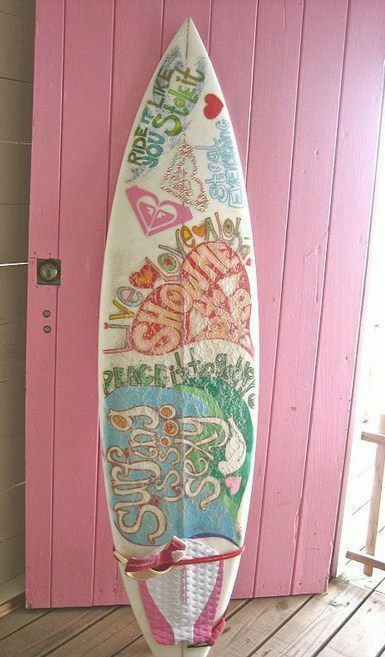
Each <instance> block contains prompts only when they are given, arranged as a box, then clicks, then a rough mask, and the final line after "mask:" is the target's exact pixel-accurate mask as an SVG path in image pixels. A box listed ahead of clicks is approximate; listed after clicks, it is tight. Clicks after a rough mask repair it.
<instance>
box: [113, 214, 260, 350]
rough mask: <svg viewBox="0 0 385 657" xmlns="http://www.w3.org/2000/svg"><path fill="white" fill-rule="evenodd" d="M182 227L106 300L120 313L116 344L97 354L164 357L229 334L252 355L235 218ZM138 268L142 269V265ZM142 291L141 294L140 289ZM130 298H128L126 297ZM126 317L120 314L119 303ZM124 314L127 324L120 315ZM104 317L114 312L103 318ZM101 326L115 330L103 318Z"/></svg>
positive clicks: (245, 250)
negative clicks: (132, 352)
mask: <svg viewBox="0 0 385 657" xmlns="http://www.w3.org/2000/svg"><path fill="white" fill-rule="evenodd" d="M215 220H216V225H214V222H213V221H212V219H211V218H210V217H207V218H206V219H205V221H204V222H203V224H200V225H197V226H192V227H191V228H190V227H187V226H183V227H182V228H181V229H180V230H179V229H177V230H176V232H175V245H174V246H168V245H159V247H160V249H161V251H162V252H161V253H160V254H159V256H158V258H157V261H156V262H153V261H151V260H150V259H148V258H147V259H146V263H145V264H144V265H143V267H142V268H141V270H139V272H132V273H131V274H130V275H129V281H130V282H131V283H132V282H133V281H134V280H135V282H136V283H138V284H139V287H140V290H136V289H135V288H134V287H131V286H127V287H122V286H121V287H119V288H118V290H117V293H116V299H114V300H113V302H112V303H113V304H114V306H117V304H118V306H117V307H118V309H119V310H120V312H122V313H123V315H122V319H123V320H124V324H123V325H122V328H124V330H125V331H126V333H125V339H124V344H123V345H121V346H120V347H118V348H115V349H114V350H110V349H106V350H105V353H113V352H114V351H115V353H116V352H117V351H119V352H122V351H130V350H132V349H134V350H135V351H137V352H138V353H142V354H148V355H165V354H167V353H171V352H173V351H175V350H176V349H178V348H179V347H180V346H181V345H182V344H184V345H186V344H187V345H188V344H191V343H194V342H201V341H202V340H211V339H224V340H230V341H232V342H234V343H236V344H239V345H241V346H242V347H244V348H245V349H246V350H247V351H248V352H249V353H250V354H252V343H251V338H250V331H249V319H250V312H251V298H250V286H249V281H248V275H247V272H246V265H248V264H250V263H251V260H250V258H249V255H250V247H249V245H247V244H246V243H245V242H244V240H243V238H242V236H241V234H240V230H239V227H240V221H241V220H240V219H239V218H236V219H235V220H233V219H231V218H226V219H225V220H224V221H223V222H221V221H220V218H219V215H218V213H215ZM144 267H146V269H144ZM144 292H146V295H145V294H144ZM131 300H132V301H131ZM122 306H123V307H124V308H125V310H126V313H127V314H126V315H124V308H123V309H122ZM131 317H132V323H131V325H130V328H129V329H127V322H126V320H127V319H130V318H131ZM109 319H110V322H111V321H114V320H115V319H116V313H113V314H112V315H110V316H109ZM106 327H108V328H114V329H115V328H117V325H116V324H115V323H114V324H113V325H112V326H111V323H106Z"/></svg>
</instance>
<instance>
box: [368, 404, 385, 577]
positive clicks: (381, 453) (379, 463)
mask: <svg viewBox="0 0 385 657" xmlns="http://www.w3.org/2000/svg"><path fill="white" fill-rule="evenodd" d="M378 432H379V434H385V415H381V416H380V425H379V431H378ZM384 467H385V445H384V444H382V445H381V444H379V443H378V444H377V448H376V460H375V465H374V481H373V489H372V497H371V500H370V514H369V524H368V532H367V535H366V553H367V554H369V555H372V556H373V555H374V554H375V550H376V541H377V532H378V519H379V514H380V505H381V493H382V486H383V482H384ZM364 573H365V575H372V574H373V566H372V565H371V564H369V563H366V564H365V565H364Z"/></svg>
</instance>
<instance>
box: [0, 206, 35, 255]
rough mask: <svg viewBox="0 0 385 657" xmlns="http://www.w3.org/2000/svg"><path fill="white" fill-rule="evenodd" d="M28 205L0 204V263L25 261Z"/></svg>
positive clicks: (26, 253)
mask: <svg viewBox="0 0 385 657" xmlns="http://www.w3.org/2000/svg"><path fill="white" fill-rule="evenodd" d="M28 213H29V205H27V204H23V205H14V204H11V205H0V227H1V241H0V264H7V263H10V262H27V259H28Z"/></svg>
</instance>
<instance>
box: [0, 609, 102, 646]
mask: <svg viewBox="0 0 385 657" xmlns="http://www.w3.org/2000/svg"><path fill="white" fill-rule="evenodd" d="M14 613H16V612H14ZM112 613H113V608H108V607H93V608H87V609H86V608H85V609H55V610H53V611H50V612H49V613H48V614H44V615H41V616H40V617H38V618H37V619H36V620H34V621H33V622H32V623H30V624H29V625H26V626H24V627H22V628H21V629H19V630H18V631H17V632H14V633H13V634H11V635H10V636H8V637H6V638H4V639H2V640H1V641H0V655H6V657H20V656H21V655H22V656H23V657H41V656H42V655H46V654H47V651H52V649H53V648H54V647H55V646H58V645H61V644H62V643H63V642H65V641H68V639H70V638H71V637H73V636H74V635H77V634H78V633H79V632H83V630H84V628H86V627H88V626H90V625H91V624H94V623H97V621H99V622H100V619H104V618H105V617H106V616H107V615H111V614H112ZM12 615H13V614H11V616H12ZM107 618H108V616H107Z"/></svg>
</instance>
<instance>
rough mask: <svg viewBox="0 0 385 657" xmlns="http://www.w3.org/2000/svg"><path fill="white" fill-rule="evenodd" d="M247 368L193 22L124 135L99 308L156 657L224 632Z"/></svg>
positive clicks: (113, 475) (107, 402) (142, 613)
mask: <svg viewBox="0 0 385 657" xmlns="http://www.w3.org/2000/svg"><path fill="white" fill-rule="evenodd" d="M223 56H224V57H226V56H227V55H226V52H224V54H223ZM257 372H258V310H257V290H256V274H255V262H254V252H253V243H252V232H251V225H250V216H249V210H248V203H247V196H246V190H245V184H244V180H243V175H242V168H241V165H240V161H239V155H238V149H237V145H236V141H235V137H234V133H233V128H232V124H231V120H230V116H229V113H228V110H227V108H226V104H225V100H224V98H223V94H222V91H221V88H220V85H219V83H218V80H217V78H216V75H215V73H214V69H213V67H212V64H211V62H210V59H209V57H208V55H207V52H206V50H205V48H204V46H203V44H202V41H201V39H200V37H199V35H198V32H197V30H196V28H195V26H194V24H193V22H192V21H191V19H189V20H188V21H186V22H185V23H184V24H183V25H182V27H181V28H180V30H179V32H178V33H177V35H176V37H175V38H174V40H173V41H172V43H171V45H170V46H169V48H168V50H167V52H166V53H165V55H164V57H163V59H162V60H161V62H160V64H159V65H158V67H157V69H156V72H155V73H154V76H153V78H152V79H151V81H150V83H149V85H148V88H147V91H146V93H145V96H144V98H143V101H142V103H141V105H140V107H139V111H138V114H137V116H136V119H135V122H134V125H133V128H132V130H131V134H130V137H129V139H128V143H127V148H126V151H125V154H124V157H123V163H122V167H121V170H120V174H119V179H118V183H117V186H116V192H115V197H114V203H113V208H112V213H111V221H110V226H109V232H108V240H107V246H106V252H105V261H104V273H103V285H102V294H101V310H100V349H99V377H100V423H101V433H102V446H103V457H104V459H103V460H104V469H105V482H106V492H107V499H108V505H109V512H110V519H111V527H112V534H113V540H114V546H115V557H116V558H117V559H118V562H119V564H120V569H121V573H122V578H123V582H124V585H125V587H126V590H127V593H128V596H129V600H130V602H131V605H132V608H133V610H134V613H135V615H136V618H137V620H138V622H139V624H140V627H141V629H142V631H143V633H144V635H145V637H146V640H147V642H148V644H149V646H150V648H151V650H152V652H153V653H154V655H156V656H159V657H168V656H170V657H177V656H180V655H183V654H189V655H194V656H195V657H203V656H204V655H206V654H207V652H208V651H209V649H210V645H212V644H213V643H214V642H215V641H216V640H217V639H218V637H219V636H220V634H221V631H222V630H223V626H224V621H223V619H224V614H225V611H226V608H227V605H228V602H229V599H230V596H231V592H232V589H233V585H234V581H235V577H236V574H237V570H238V566H239V560H240V558H241V557H240V555H241V552H242V549H243V541H244V536H245V529H246V522H247V515H248V509H249V502H250V491H251V478H252V477H251V475H252V470H253V461H254V451H255V436H256V408H257V399H258V392H257Z"/></svg>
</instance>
